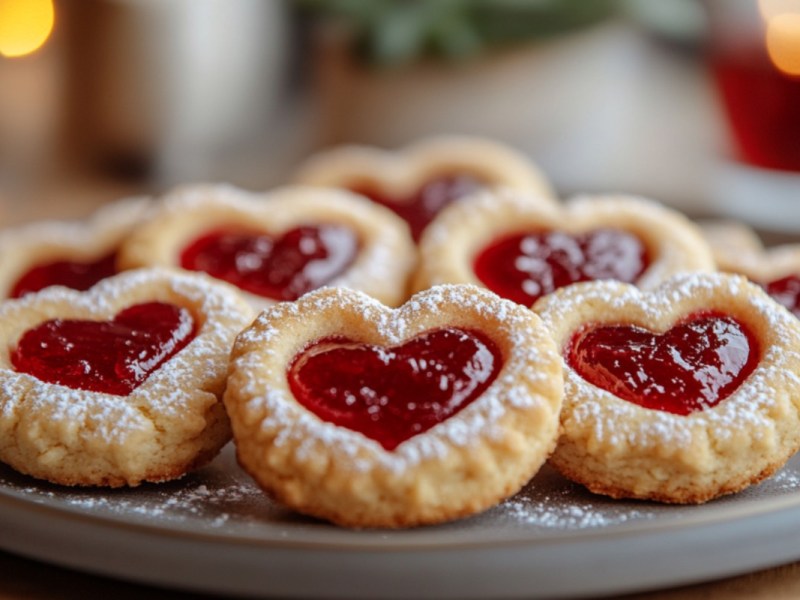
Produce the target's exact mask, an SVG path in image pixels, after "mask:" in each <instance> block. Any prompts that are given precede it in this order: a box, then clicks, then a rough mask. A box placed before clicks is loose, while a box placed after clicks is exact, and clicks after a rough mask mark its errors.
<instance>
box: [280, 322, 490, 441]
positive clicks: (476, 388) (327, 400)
mask: <svg viewBox="0 0 800 600" xmlns="http://www.w3.org/2000/svg"><path fill="white" fill-rule="evenodd" d="M501 366H502V359H501V355H500V352H499V350H498V349H497V346H496V345H495V344H494V343H493V342H492V341H491V340H490V339H488V338H487V337H486V336H484V335H483V334H481V333H478V332H475V331H467V330H462V329H455V328H446V329H435V330H431V331H428V332H425V333H423V334H421V335H418V336H416V337H414V338H412V339H410V340H409V341H407V342H405V343H404V344H402V345H399V346H391V347H384V346H375V345H371V344H364V343H360V342H355V341H352V340H347V339H341V338H331V339H322V340H319V341H317V342H315V343H313V344H311V345H310V346H308V347H307V348H305V349H304V350H303V351H301V352H300V353H299V354H298V355H297V356H295V358H294V360H293V361H292V363H291V364H290V365H289V370H288V373H287V377H288V381H289V387H290V389H291V390H292V393H293V394H294V397H295V398H296V399H297V401H298V402H299V403H300V404H302V405H303V406H305V407H306V408H307V409H308V410H310V411H311V412H313V413H314V414H315V415H317V416H318V417H319V418H320V419H322V420H323V421H328V422H330V423H334V424H336V425H339V426H342V427H346V428H348V429H352V430H354V431H358V432H360V433H362V434H364V435H365V436H367V437H369V438H371V439H373V440H375V441H377V442H378V443H380V444H381V445H382V446H383V447H384V448H385V449H386V450H389V451H391V450H394V449H395V448H396V447H397V446H398V445H399V444H401V443H402V442H404V441H405V440H407V439H409V438H410V437H412V436H415V435H418V434H420V433H423V432H425V431H427V430H428V429H430V428H431V427H433V426H434V425H436V424H438V423H441V422H442V421H444V420H445V419H447V418H449V417H452V416H453V415H455V414H456V413H458V412H459V411H460V410H462V409H463V408H464V407H466V406H468V405H469V404H470V403H471V402H473V401H474V400H475V399H476V398H478V397H479V396H480V395H481V394H482V393H483V392H484V391H485V390H486V388H488V387H489V385H490V384H491V383H492V381H493V380H494V379H495V377H496V376H497V373H498V372H499V371H500V368H501Z"/></svg>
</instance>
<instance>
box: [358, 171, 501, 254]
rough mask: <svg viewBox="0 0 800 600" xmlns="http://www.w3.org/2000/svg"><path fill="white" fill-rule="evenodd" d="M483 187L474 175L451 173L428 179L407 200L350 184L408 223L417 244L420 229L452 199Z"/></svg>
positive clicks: (359, 192)
mask: <svg viewBox="0 0 800 600" xmlns="http://www.w3.org/2000/svg"><path fill="white" fill-rule="evenodd" d="M486 185H487V184H486V182H485V181H483V180H481V179H479V178H478V177H475V176H473V175H468V174H467V173H453V174H450V175H441V176H439V177H435V178H433V179H429V180H428V181H426V182H425V183H424V184H423V185H422V186H421V187H420V188H419V189H418V190H417V191H416V192H414V194H413V195H411V196H410V197H408V198H395V197H393V196H388V195H386V194H385V193H384V192H382V191H381V190H380V189H379V188H378V187H377V186H376V185H375V184H371V183H361V184H358V185H353V186H350V190H351V191H353V192H355V193H357V194H361V195H362V196H366V197H367V198H369V199H370V200H372V201H373V202H375V203H377V204H380V205H382V206H385V207H387V208H390V209H392V210H393V211H394V212H395V213H396V214H397V215H398V216H400V217H401V218H402V219H404V220H405V221H406V222H407V223H408V225H409V227H410V228H411V235H412V236H413V237H414V240H415V241H419V238H420V236H421V235H422V230H423V229H425V228H426V227H427V226H428V223H430V222H431V221H432V220H433V218H434V217H435V216H436V215H437V214H439V211H441V210H442V209H443V208H444V207H445V206H447V205H448V204H450V203H451V202H453V201H454V200H458V199H459V198H461V197H463V196H466V195H467V194H470V193H472V192H474V191H477V190H482V189H484V188H485V187H486Z"/></svg>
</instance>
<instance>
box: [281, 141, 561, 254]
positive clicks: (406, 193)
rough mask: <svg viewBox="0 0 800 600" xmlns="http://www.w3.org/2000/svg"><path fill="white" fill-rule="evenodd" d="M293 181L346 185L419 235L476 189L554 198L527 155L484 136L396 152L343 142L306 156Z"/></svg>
mask: <svg viewBox="0 0 800 600" xmlns="http://www.w3.org/2000/svg"><path fill="white" fill-rule="evenodd" d="M294 180H295V181H296V182H297V183H301V184H307V185H317V186H326V187H339V188H346V189H350V190H353V191H355V192H358V193H359V194H362V195H364V196H367V197H369V198H371V199H372V200H373V201H375V202H377V203H379V204H382V205H384V206H387V207H389V208H391V209H392V210H394V211H395V212H396V213H397V214H398V215H400V216H401V217H403V218H404V219H405V220H406V221H408V223H409V225H410V227H411V232H412V234H413V236H414V239H417V240H418V239H419V237H420V235H421V234H422V231H423V230H424V229H425V227H426V226H427V225H428V223H429V222H430V220H431V219H433V217H435V216H436V214H437V213H438V212H439V211H440V210H441V209H442V208H443V207H444V206H446V205H447V204H450V203H451V202H453V201H455V200H458V199H460V198H462V197H464V196H466V195H468V194H470V193H472V192H475V191H477V190H480V189H485V188H490V187H495V186H507V187H512V188H517V189H520V190H523V191H525V192H526V193H529V194H530V195H531V196H536V197H539V198H540V201H547V202H553V200H552V199H553V198H555V194H554V192H553V189H552V186H551V185H550V183H549V182H548V180H547V178H546V177H545V176H544V174H543V173H542V172H541V171H540V169H539V168H538V167H537V166H536V165H534V164H533V163H532V162H531V161H530V160H529V159H528V158H527V157H525V156H524V155H522V154H521V153H519V152H517V151H516V150H513V149H512V148H510V147H509V146H506V145H504V144H501V143H499V142H495V141H492V140H489V139H486V138H480V137H473V136H459V135H442V136H434V137H429V138H425V139H422V140H419V141H417V142H415V143H413V144H409V145H408V146H406V147H404V148H402V149H400V150H398V151H395V152H393V151H388V150H381V149H379V148H375V147H372V146H357V145H347V146H339V147H336V148H333V149H331V150H327V151H323V152H320V153H318V154H316V155H315V156H312V157H311V158H310V159H308V160H307V161H306V162H305V163H304V164H303V165H302V166H301V167H300V168H299V170H298V172H297V173H296V175H295V177H294Z"/></svg>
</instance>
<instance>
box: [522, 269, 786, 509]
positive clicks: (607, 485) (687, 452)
mask: <svg viewBox="0 0 800 600" xmlns="http://www.w3.org/2000/svg"><path fill="white" fill-rule="evenodd" d="M534 310H536V311H537V312H538V313H539V314H540V315H541V317H542V320H543V321H544V323H545V324H546V325H547V328H548V329H549V331H550V333H551V335H552V337H553V339H554V340H555V342H556V345H557V346H558V347H559V348H560V349H561V352H562V354H563V356H564V372H565V391H564V408H563V410H562V413H561V423H562V427H563V433H562V435H561V438H560V440H559V443H558V447H557V449H556V451H555V452H554V454H553V456H552V457H551V463H552V464H553V465H554V466H555V467H556V468H557V469H558V470H559V471H561V472H562V473H563V474H564V475H565V476H566V477H568V478H570V479H572V480H574V481H577V482H578V483H581V484H583V485H585V486H586V487H587V488H589V489H590V490H591V491H593V492H596V493H599V494H606V495H609V496H612V497H615V498H641V499H649V500H658V501H661V502H670V503H682V504H683V503H701V502H705V501H707V500H711V499H712V498H716V497H718V496H721V495H723V494H730V493H733V492H737V491H739V490H742V489H744V488H746V487H748V486H750V485H752V484H755V483H758V482H759V481H761V480H763V479H764V478H766V477H769V476H770V475H771V474H772V473H774V472H775V471H776V470H777V469H779V468H780V467H781V466H782V465H783V464H784V463H785V462H786V461H787V460H788V459H789V458H790V457H791V456H792V455H793V454H794V453H795V452H796V451H797V449H798V446H800V379H799V378H798V377H797V373H798V372H800V321H798V320H797V319H795V318H794V317H792V316H791V315H790V314H789V313H788V312H787V311H785V310H783V309H782V308H781V307H780V306H779V305H778V304H777V303H776V302H775V301H773V300H772V299H771V298H770V297H768V296H767V295H766V294H765V293H764V291H763V290H762V289H761V288H759V287H758V286H756V285H754V284H752V283H750V282H748V281H747V280H746V279H745V278H744V277H740V276H735V275H729V274H725V273H696V274H682V275H677V276H675V277H674V278H671V279H670V280H668V281H667V282H665V283H664V284H662V285H661V286H659V287H658V288H656V289H655V290H653V291H650V292H645V291H641V290H639V289H637V288H636V287H634V286H631V285H628V284H623V283H619V282H614V281H596V282H591V283H582V284H576V285H574V286H570V287H567V288H563V289H561V290H559V291H557V292H555V293H554V294H552V295H550V296H547V297H545V298H543V299H542V300H540V301H539V302H537V303H536V305H535V306H534Z"/></svg>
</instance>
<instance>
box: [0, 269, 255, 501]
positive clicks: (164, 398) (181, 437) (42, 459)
mask: <svg viewBox="0 0 800 600" xmlns="http://www.w3.org/2000/svg"><path fill="white" fill-rule="evenodd" d="M251 316H252V309H251V308H250V307H249V306H248V305H247V303H245V302H244V300H242V299H241V296H240V295H239V294H238V293H237V292H236V291H235V290H234V289H233V288H231V287H230V286H227V285H224V284H221V283H218V282H215V281H213V280H212V279H210V278H208V277H206V276H204V275H199V274H194V273H183V272H178V271H175V272H170V271H166V270H156V269H153V270H150V269H143V270H139V271H131V272H128V273H122V274H119V275H116V276H114V277H111V278H108V279H104V280H103V281H101V282H100V283H98V284H97V285H95V286H94V287H93V288H91V289H90V290H88V291H86V292H78V291H75V290H70V289H66V288H63V287H52V288H48V289H46V290H43V291H41V292H39V293H38V294H31V295H29V296H26V297H24V298H21V299H19V300H10V301H7V302H5V303H3V304H2V306H0V347H2V348H4V349H5V350H4V352H3V353H2V354H0V461H2V462H4V463H7V464H8V465H10V466H11V467H13V468H14V469H16V470H18V471H20V472H22V473H26V474H28V475H32V476H34V477H38V478H41V479H46V480H48V481H51V482H54V483H58V484H62V485H84V486H113V487H117V486H122V485H132V486H133V485H138V484H140V483H141V482H144V481H165V480H168V479H174V478H177V477H180V476H181V475H183V474H184V473H186V472H187V471H188V470H190V469H193V468H195V467H197V466H200V465H202V464H204V463H205V462H207V461H209V460H210V459H211V458H213V457H214V456H215V455H216V454H217V452H218V451H219V449H220V448H221V447H222V446H223V445H224V444H225V443H226V442H227V441H228V440H229V439H230V424H229V421H228V418H227V415H226V413H225V410H224V407H223V404H222V400H221V396H222V392H223V390H224V387H225V379H226V375H227V366H228V355H229V351H230V347H231V344H232V343H233V339H234V338H235V336H236V334H237V333H238V332H239V331H241V329H242V328H244V326H245V325H247V323H249V321H250V318H251Z"/></svg>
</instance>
